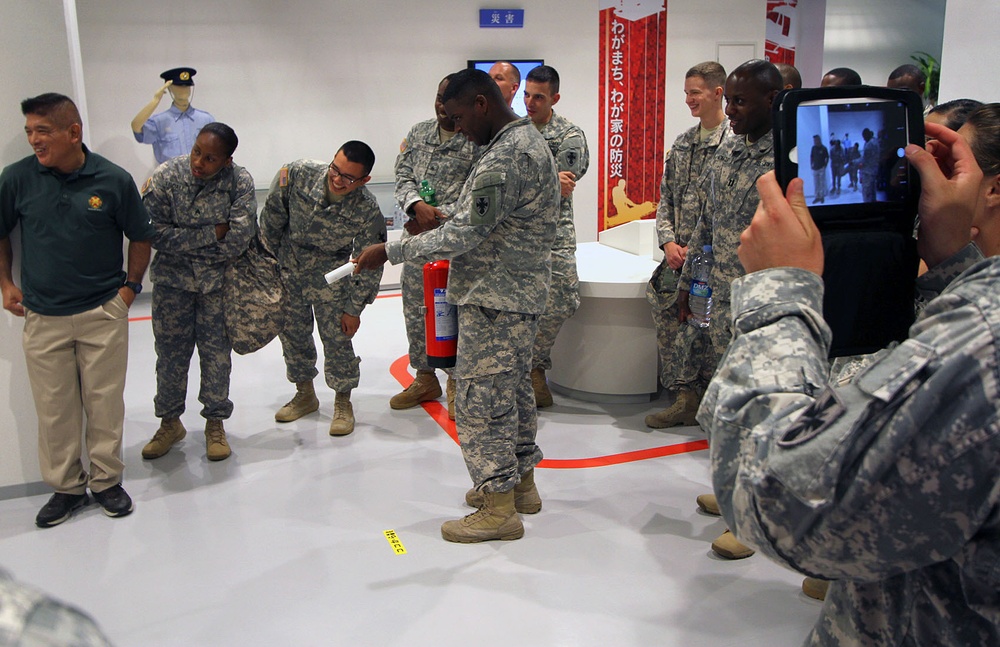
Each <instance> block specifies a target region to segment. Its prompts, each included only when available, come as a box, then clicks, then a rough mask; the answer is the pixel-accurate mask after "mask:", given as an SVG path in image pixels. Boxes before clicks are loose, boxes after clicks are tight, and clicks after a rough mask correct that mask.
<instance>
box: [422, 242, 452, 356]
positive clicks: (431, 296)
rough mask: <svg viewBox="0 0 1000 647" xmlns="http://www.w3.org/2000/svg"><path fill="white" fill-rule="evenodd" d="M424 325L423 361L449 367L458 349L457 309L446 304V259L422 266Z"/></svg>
mask: <svg viewBox="0 0 1000 647" xmlns="http://www.w3.org/2000/svg"><path fill="white" fill-rule="evenodd" d="M424 327H425V328H426V335H427V363H428V364H430V365H431V366H432V367H434V368H451V367H452V366H454V365H455V355H456V354H457V352H458V308H456V307H455V306H454V305H452V304H450V303H448V261H431V262H430V263H427V264H426V265H424Z"/></svg>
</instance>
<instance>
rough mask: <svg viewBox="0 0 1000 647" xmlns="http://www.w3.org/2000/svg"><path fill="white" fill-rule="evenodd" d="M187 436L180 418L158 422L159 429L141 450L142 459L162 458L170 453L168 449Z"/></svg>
mask: <svg viewBox="0 0 1000 647" xmlns="http://www.w3.org/2000/svg"><path fill="white" fill-rule="evenodd" d="M184 436H187V429H185V428H184V425H182V424H181V419H180V418H164V419H163V420H161V421H160V428H159V429H157V430H156V433H155V434H153V438H152V439H151V440H150V441H149V442H148V443H146V446H145V447H143V448H142V457H143V458H146V459H150V460H152V459H154V458H159V457H160V456H163V455H164V454H166V453H167V452H169V451H170V448H171V447H173V446H174V445H176V444H177V443H179V442H180V441H181V439H183V438H184Z"/></svg>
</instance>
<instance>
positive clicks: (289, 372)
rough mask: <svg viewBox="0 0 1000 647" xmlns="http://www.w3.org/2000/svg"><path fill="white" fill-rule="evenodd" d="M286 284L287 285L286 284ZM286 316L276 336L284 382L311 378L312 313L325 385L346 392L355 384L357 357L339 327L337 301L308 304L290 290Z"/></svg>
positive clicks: (340, 308)
mask: <svg viewBox="0 0 1000 647" xmlns="http://www.w3.org/2000/svg"><path fill="white" fill-rule="evenodd" d="M286 287H288V284H287V283H286ZM290 292H291V294H290V295H289V296H290V301H289V304H288V318H287V320H286V322H285V330H284V332H282V333H281V334H280V335H278V338H279V339H280V340H281V351H282V354H283V355H284V357H285V374H286V376H287V377H288V381H289V382H292V383H295V384H298V383H299V382H309V381H311V380H312V379H313V378H315V377H316V376H317V375H318V374H319V371H318V370H316V361H317V355H316V341H315V340H314V339H313V314H314V313H315V321H316V327H317V328H318V329H319V338H320V341H322V342H323V372H324V376H325V378H326V385H327V386H328V387H330V388H331V389H333V390H334V391H337V392H340V393H343V392H347V393H349V392H350V391H351V390H353V389H354V388H355V387H357V386H358V382H359V380H360V378H361V370H360V368H359V367H358V365H359V364H360V363H361V358H360V357H358V356H357V355H355V354H354V344H353V343H352V342H351V338H350V337H348V336H347V335H345V334H344V331H343V330H341V328H340V316H341V315H342V314H343V313H344V308H343V306H342V305H341V304H336V303H314V304H310V303H307V302H305V301H304V300H303V299H302V296H301V295H300V294H296V292H295V291H294V289H290Z"/></svg>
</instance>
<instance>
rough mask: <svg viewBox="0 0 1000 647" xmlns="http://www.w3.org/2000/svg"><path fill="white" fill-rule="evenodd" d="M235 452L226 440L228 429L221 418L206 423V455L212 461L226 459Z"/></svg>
mask: <svg viewBox="0 0 1000 647" xmlns="http://www.w3.org/2000/svg"><path fill="white" fill-rule="evenodd" d="M232 453H233V450H232V449H230V448H229V443H228V442H227V441H226V430H225V429H223V428H222V421H221V420H209V421H208V422H207V423H205V455H206V456H208V460H210V461H224V460H226V459H227V458H229V456H230V455H231V454H232Z"/></svg>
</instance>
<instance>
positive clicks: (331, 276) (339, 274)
mask: <svg viewBox="0 0 1000 647" xmlns="http://www.w3.org/2000/svg"><path fill="white" fill-rule="evenodd" d="M351 274H354V263H352V262H350V261H348V262H346V263H344V264H343V265H341V266H340V267H338V268H337V269H335V270H333V271H332V272H327V273H326V274H324V275H323V278H325V279H326V282H327V283H330V284H332V283H335V282H337V281H339V280H340V279H342V278H344V277H345V276H350V275H351Z"/></svg>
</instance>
